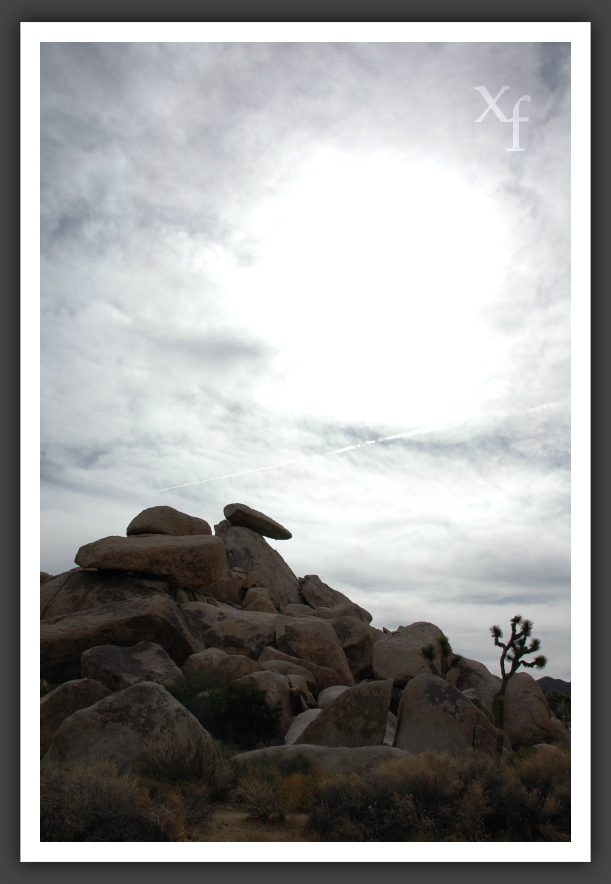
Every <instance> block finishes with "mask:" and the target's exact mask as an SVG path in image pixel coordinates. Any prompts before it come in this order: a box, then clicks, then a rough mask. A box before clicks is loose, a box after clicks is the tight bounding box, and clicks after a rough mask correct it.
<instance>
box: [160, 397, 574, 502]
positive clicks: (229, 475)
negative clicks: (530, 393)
mask: <svg viewBox="0 0 611 884" xmlns="http://www.w3.org/2000/svg"><path fill="white" fill-rule="evenodd" d="M556 405H558V403H557V402H546V403H545V404H544V405H537V406H535V407H534V408H529V409H527V411H529V412H533V411H545V410H546V409H548V408H554V407H555V406H556ZM450 426H452V424H439V425H437V426H433V427H420V428H419V429H417V430H408V431H407V432H405V433H395V434H394V435H392V436H382V437H381V438H380V439H368V440H367V441H366V442H357V443H356V445H346V447H345V448H334V449H333V451H321V452H320V454H308V455H306V456H305V457H297V458H295V460H286V461H284V462H283V463H274V464H270V465H269V466H267V467H254V468H253V469H251V470H242V471H241V472H239V473H227V474H226V475H225V476H212V477H211V478H209V479H197V481H195V482H184V483H183V484H182V485H169V486H168V487H167V488H157V489H155V490H154V491H153V494H160V493H161V492H162V491H174V490H175V489H176V488H188V487H189V486H190V485H203V484H204V482H218V481H220V480H221V479H234V478H235V477H236V476H247V475H248V474H249V473H260V472H262V471H263V470H277V469H279V468H280V467H288V466H291V465H292V464H294V463H303V462H304V461H306V460H314V458H316V457H330V456H331V455H333V454H343V453H344V452H345V451H355V450H356V449H357V448H364V447H365V445H377V443H378V442H391V441H392V440H393V439H408V438H409V437H410V436H421V435H426V434H427V433H434V432H435V430H444V429H446V428H447V427H450Z"/></svg>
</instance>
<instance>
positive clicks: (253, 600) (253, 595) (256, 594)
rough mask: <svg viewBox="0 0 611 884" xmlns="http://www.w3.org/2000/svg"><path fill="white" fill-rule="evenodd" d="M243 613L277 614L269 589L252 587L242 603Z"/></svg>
mask: <svg viewBox="0 0 611 884" xmlns="http://www.w3.org/2000/svg"><path fill="white" fill-rule="evenodd" d="M242 608H243V610H244V611H261V612H263V613H264V614H277V613H278V611H277V609H276V606H275V605H274V603H273V602H272V597H271V594H270V591H269V589H266V588H265V587H264V586H253V587H252V588H251V589H249V590H248V591H247V593H246V595H245V596H244V599H243V601H242Z"/></svg>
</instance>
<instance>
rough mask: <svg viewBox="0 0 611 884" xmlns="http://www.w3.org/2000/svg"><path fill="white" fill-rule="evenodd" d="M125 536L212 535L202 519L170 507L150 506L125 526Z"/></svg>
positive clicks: (210, 529)
mask: <svg viewBox="0 0 611 884" xmlns="http://www.w3.org/2000/svg"><path fill="white" fill-rule="evenodd" d="M126 534H127V536H128V537H131V536H133V535H135V534H170V535H172V536H173V537H183V536H185V535H189V534H212V528H211V527H210V525H209V524H208V522H206V521H205V520H204V519H198V518H197V516H188V515H187V514H186V513H181V512H180V510H175V509H174V508H173V507H171V506H151V507H149V508H148V509H146V510H142V512H141V513H139V514H138V515H137V516H136V517H135V518H134V519H132V520H131V522H130V523H129V525H128V526H127V531H126Z"/></svg>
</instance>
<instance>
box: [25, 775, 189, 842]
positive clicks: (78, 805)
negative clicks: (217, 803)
mask: <svg viewBox="0 0 611 884" xmlns="http://www.w3.org/2000/svg"><path fill="white" fill-rule="evenodd" d="M40 805H41V822H40V839H41V841H175V840H177V838H178V836H179V834H180V828H181V822H182V821H181V818H180V817H181V814H180V813H179V810H180V808H179V802H177V801H176V800H169V797H168V796H166V798H165V800H164V801H162V802H158V801H154V800H152V799H151V796H150V795H149V792H148V789H147V788H146V786H145V785H143V783H141V782H140V781H139V780H138V778H137V777H136V776H134V775H132V774H125V773H124V774H121V773H119V771H118V769H117V767H116V765H115V764H113V763H112V762H110V761H107V760H106V759H99V760H95V761H90V762H88V763H79V764H71V765H59V764H58V765H52V766H51V765H50V766H48V767H45V768H44V769H43V771H42V772H41V782H40Z"/></svg>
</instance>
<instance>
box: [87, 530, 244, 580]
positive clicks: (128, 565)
mask: <svg viewBox="0 0 611 884" xmlns="http://www.w3.org/2000/svg"><path fill="white" fill-rule="evenodd" d="M75 562H76V564H77V565H80V566H81V567H82V568H99V569H101V570H113V571H132V572H134V571H136V572H140V573H145V574H154V575H156V576H159V577H163V578H165V579H166V580H167V581H168V582H169V583H170V584H171V585H172V586H179V587H182V588H183V589H190V588H196V587H200V586H203V585H205V584H207V583H213V582H214V581H215V580H218V578H219V577H220V576H221V574H222V573H223V568H225V567H226V565H227V561H226V557H225V547H224V545H223V542H222V540H221V539H220V538H219V537H208V536H204V535H202V534H196V535H189V536H188V537H170V536H168V535H166V534H139V535H137V536H135V537H103V538H102V539H101V540H95V541H94V542H93V543H87V544H85V546H82V547H81V548H80V549H79V551H78V553H77V554H76V557H75Z"/></svg>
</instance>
